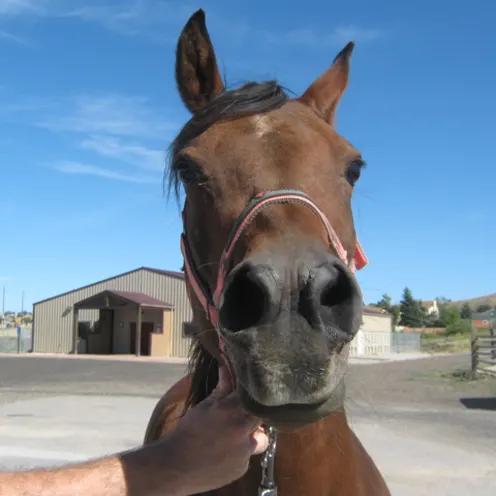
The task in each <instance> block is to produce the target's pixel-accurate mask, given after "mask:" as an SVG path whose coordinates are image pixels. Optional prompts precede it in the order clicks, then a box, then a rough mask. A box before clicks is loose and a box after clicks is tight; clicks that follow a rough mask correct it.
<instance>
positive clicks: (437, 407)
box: [0, 354, 496, 496]
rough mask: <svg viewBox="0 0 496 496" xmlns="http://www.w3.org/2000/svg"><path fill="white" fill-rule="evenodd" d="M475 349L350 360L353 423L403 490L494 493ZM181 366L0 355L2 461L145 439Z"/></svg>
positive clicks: (487, 404)
mask: <svg viewBox="0 0 496 496" xmlns="http://www.w3.org/2000/svg"><path fill="white" fill-rule="evenodd" d="M469 363H470V358H469V356H468V354H464V355H454V356H447V357H440V356H438V357H432V358H426V359H411V360H405V361H393V362H375V363H374V362H372V363H370V362H366V361H362V362H360V363H353V364H350V368H349V372H348V377H347V389H348V391H347V398H348V399H347V402H346V408H347V412H348V417H349V421H350V425H351V427H352V428H353V429H354V430H355V432H356V433H357V434H358V437H359V438H360V440H361V441H362V443H363V444H364V446H365V447H366V449H367V450H368V451H369V453H370V454H371V456H372V458H373V459H374V460H375V462H376V463H377V465H378V466H379V469H380V470H381V471H382V473H383V474H384V476H385V478H386V480H387V482H388V485H389V486H390V489H391V492H392V494H393V495H394V496H422V495H425V496H431V495H432V494H435V495H436V496H444V495H445V496H467V495H477V496H486V495H487V496H494V494H496V378H491V379H487V380H484V379H481V380H477V381H471V380H468V379H467V376H466V371H467V370H468V367H469ZM184 373H185V365H184V364H171V363H157V362H147V361H145V360H142V361H132V360H127V361H126V360H122V361H119V360H116V359H113V360H104V359H103V360H102V359H99V360H89V359H85V358H82V357H81V358H72V359H67V358H54V357H46V358H42V357H33V356H32V357H26V358H20V357H15V356H10V357H5V356H0V470H1V469H14V470H17V469H23V468H31V467H40V466H50V465H53V464H60V463H67V462H72V461H78V460H84V459H88V458H91V457H97V456H101V455H104V454H106V453H110V452H116V451H119V450H125V449H129V448H131V447H133V446H136V445H137V444H140V443H141V441H142V438H143V434H144V431H145V426H146V423H147V421H148V419H149V416H150V414H151V411H152V410H153V408H154V406H155V404H156V401H157V400H158V398H159V397H160V396H161V395H162V394H163V393H164V392H165V391H166V390H167V389H168V388H169V387H170V386H171V385H172V384H173V383H174V382H175V381H177V380H178V379H179V378H180V377H181V376H182V375H183V374H184Z"/></svg>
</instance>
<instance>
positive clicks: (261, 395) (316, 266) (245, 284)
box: [170, 10, 366, 428]
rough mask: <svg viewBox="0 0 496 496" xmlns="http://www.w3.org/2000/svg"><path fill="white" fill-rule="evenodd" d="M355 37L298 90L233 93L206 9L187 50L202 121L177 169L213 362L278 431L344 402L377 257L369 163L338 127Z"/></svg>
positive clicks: (175, 153) (195, 108)
mask: <svg viewBox="0 0 496 496" xmlns="http://www.w3.org/2000/svg"><path fill="white" fill-rule="evenodd" d="M353 46H354V45H353V43H349V44H347V45H346V46H345V47H344V48H343V49H342V50H341V51H340V52H339V53H338V54H337V56H336V58H335V59H334V62H333V63H332V65H331V66H330V68H329V69H328V70H327V71H325V72H324V73H323V74H322V75H320V77H318V78H317V79H316V80H315V81H314V82H313V83H312V84H310V86H309V87H308V89H307V90H306V91H305V92H304V93H303V94H302V95H300V96H298V97H295V98H289V97H288V96H287V94H286V93H285V91H284V90H283V89H282V87H280V86H279V85H278V84H277V83H276V82H275V81H268V82H262V83H248V84H245V85H243V86H241V87H239V88H236V89H232V90H228V89H226V87H225V85H224V83H223V81H222V78H221V75H220V72H219V68H218V65H217V60H216V55H215V52H214V48H213V45H212V42H211V39H210V36H209V33H208V31H207V27H206V23H205V15H204V13H203V11H201V10H199V11H197V12H196V13H195V14H194V15H193V16H192V17H191V18H190V19H189V21H188V22H187V24H186V25H185V27H184V28H183V31H182V33H181V35H180V38H179V41H178V46H177V52H176V81H177V87H178V91H179V94H180V96H181V99H182V101H183V102H184V104H185V105H186V107H187V108H188V109H189V111H190V112H191V114H192V116H191V119H190V120H189V122H188V123H186V125H185V126H184V128H183V129H182V130H181V132H180V133H179V134H178V136H177V137H176V139H175V141H174V143H173V145H172V147H171V168H170V173H171V179H172V181H173V182H174V181H175V183H176V187H177V186H178V184H179V183H181V184H182V185H183V186H184V190H185V193H186V201H185V205H184V210H183V220H184V234H183V252H184V254H185V262H186V276H187V277H186V279H187V284H188V288H189V291H190V300H191V303H192V307H193V313H194V320H195V323H196V324H197V326H198V328H199V329H201V332H200V333H199V334H198V336H197V339H198V342H199V343H200V346H201V353H203V354H204V355H203V359H204V360H205V353H208V355H209V356H210V357H213V359H215V360H218V361H225V362H226V363H228V364H229V367H230V369H231V372H232V375H233V379H234V381H235V384H236V387H237V389H238V390H239V393H240V395H241V398H242V401H243V403H244V406H245V407H246V409H247V410H249V411H251V412H253V413H254V414H256V415H258V416H260V417H261V418H263V419H264V420H265V421H266V422H268V423H270V424H272V425H274V426H277V427H278V428H290V427H295V426H300V425H305V424H308V423H311V422H313V421H315V420H317V419H319V418H321V417H323V416H326V415H329V414H330V413H332V412H333V411H335V410H338V409H340V408H342V406H343V400H344V385H343V379H344V375H345V372H346V365H347V358H348V351H349V343H350V341H351V340H352V339H353V337H354V336H355V334H356V333H357V331H358V329H359V326H360V323H361V315H362V295H361V291H360V288H359V285H358V283H357V280H356V278H355V275H354V268H355V263H356V262H357V265H358V267H357V268H360V267H361V266H362V265H363V264H364V263H365V262H366V259H365V258H364V255H363V252H361V250H360V247H359V244H358V242H357V237H356V233H355V228H354V222H353V214H352V208H351V197H352V194H353V189H354V186H355V184H356V182H357V181H358V180H359V177H360V174H361V172H362V169H363V166H364V164H365V162H364V161H363V159H362V157H361V154H360V152H359V151H358V150H356V149H355V148H354V147H353V146H352V145H351V144H350V143H349V142H348V141H347V140H346V139H345V138H344V137H342V136H340V135H339V134H338V132H337V131H336V129H335V124H334V118H335V114H336V108H337V107H338V103H339V101H340V99H341V97H342V95H343V93H344V91H345V89H346V86H347V84H348V76H349V69H350V57H351V54H352V50H353ZM209 367H210V365H209ZM207 372H208V370H207V369H205V370H204V373H207Z"/></svg>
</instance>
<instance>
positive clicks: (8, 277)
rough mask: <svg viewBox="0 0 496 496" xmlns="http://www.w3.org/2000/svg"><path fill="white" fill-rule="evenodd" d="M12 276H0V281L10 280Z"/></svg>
mask: <svg viewBox="0 0 496 496" xmlns="http://www.w3.org/2000/svg"><path fill="white" fill-rule="evenodd" d="M11 279H12V277H10V276H0V281H10V280H11Z"/></svg>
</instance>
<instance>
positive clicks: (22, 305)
mask: <svg viewBox="0 0 496 496" xmlns="http://www.w3.org/2000/svg"><path fill="white" fill-rule="evenodd" d="M21 313H24V290H23V291H22V299H21Z"/></svg>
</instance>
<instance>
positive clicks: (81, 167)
mask: <svg viewBox="0 0 496 496" xmlns="http://www.w3.org/2000/svg"><path fill="white" fill-rule="evenodd" d="M51 167H52V168H53V169H55V170H57V171H59V172H63V173H64V174H79V175H89V176H97V177H101V178H104V179H110V180H114V181H124V182H130V183H139V184H158V178H157V177H152V176H137V175H130V174H125V173H122V172H117V171H114V170H111V169H105V168H103V167H97V166H94V165H90V164H83V163H79V162H71V161H63V162H58V163H55V164H52V165H51Z"/></svg>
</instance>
